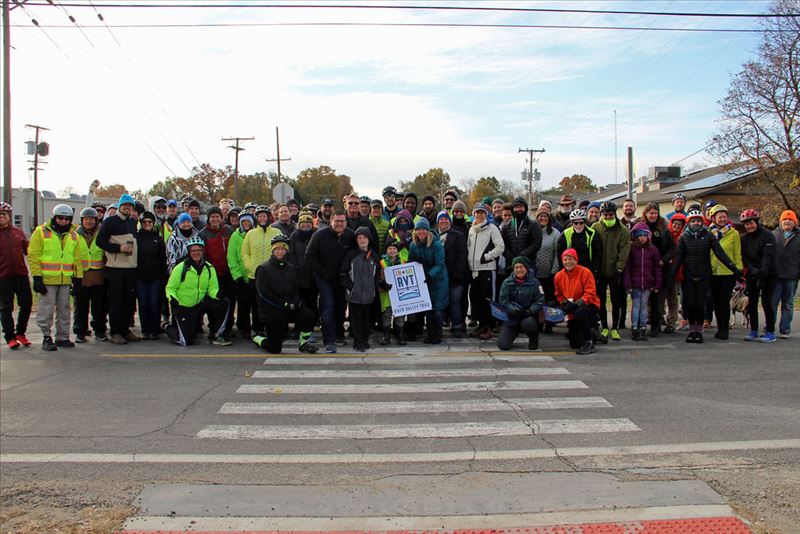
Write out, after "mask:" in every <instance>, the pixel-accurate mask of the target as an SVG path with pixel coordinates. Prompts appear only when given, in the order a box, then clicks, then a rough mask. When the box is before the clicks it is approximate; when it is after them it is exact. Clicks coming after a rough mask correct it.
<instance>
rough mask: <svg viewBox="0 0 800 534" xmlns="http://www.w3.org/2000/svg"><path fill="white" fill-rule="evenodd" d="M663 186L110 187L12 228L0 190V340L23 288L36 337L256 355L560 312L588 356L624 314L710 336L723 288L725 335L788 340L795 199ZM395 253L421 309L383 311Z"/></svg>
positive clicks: (535, 344) (534, 337)
mask: <svg viewBox="0 0 800 534" xmlns="http://www.w3.org/2000/svg"><path fill="white" fill-rule="evenodd" d="M672 201H673V208H674V209H673V211H672V212H670V213H668V214H665V215H662V214H661V213H660V209H659V205H658V204H655V203H650V204H647V205H646V206H644V209H643V210H642V212H641V216H640V217H636V215H635V214H636V210H637V206H636V202H635V201H634V200H632V199H626V200H625V201H624V202H623V204H622V206H621V211H622V215H621V216H620V215H618V208H617V206H616V205H615V204H614V203H613V202H610V201H606V202H602V203H597V202H592V203H589V202H584V203H582V204H580V205H576V202H575V200H574V199H573V198H571V197H570V196H568V195H564V196H562V197H561V199H560V201H559V202H558V206H557V207H556V208H555V209H554V208H553V206H552V205H551V203H550V202H548V201H546V200H545V201H542V202H540V203H539V205H538V206H535V207H534V209H531V207H529V206H528V203H527V201H526V200H525V199H524V198H516V199H514V200H513V201H512V202H510V203H508V202H505V201H503V200H502V199H493V198H490V197H486V198H484V199H482V200H481V201H480V202H478V203H476V204H475V205H473V206H471V208H470V209H469V211H468V210H467V206H466V204H465V203H464V201H463V200H460V199H459V197H458V193H457V192H456V191H454V190H451V191H447V192H446V193H445V194H444V195H443V197H442V199H441V205H440V202H439V199H437V198H435V197H434V196H432V195H425V196H424V197H422V201H421V202H419V198H418V196H417V195H416V194H415V193H405V194H404V193H399V192H398V191H397V190H395V188H393V187H391V186H390V187H386V188H384V189H383V191H382V199H370V198H368V197H363V196H362V197H359V196H357V195H355V194H350V195H347V196H346V197H345V198H344V199H342V204H341V207H339V206H338V205H337V202H334V200H333V199H322V201H321V202H320V204H319V205H316V204H313V203H310V204H307V205H305V206H301V205H300V203H299V202H297V201H295V200H294V199H290V200H289V201H288V202H286V203H285V204H272V205H257V204H255V203H248V204H246V205H245V206H243V207H238V206H235V205H234V203H233V202H232V201H230V200H227V199H225V200H223V201H221V202H220V203H219V206H213V207H211V208H210V209H207V210H206V213H205V214H203V213H201V211H202V210H201V204H200V203H199V202H198V201H197V200H193V199H191V198H186V199H183V200H182V201H181V202H180V204H181V205H179V202H178V201H176V200H167V199H164V198H160V197H156V198H153V199H151V200H150V205H149V206H148V207H147V208H146V207H145V206H144V205H143V204H142V203H141V202H139V201H137V200H135V199H134V198H133V197H131V196H130V195H128V194H124V195H122V196H121V197H120V199H119V201H118V202H116V203H115V204H112V205H110V206H105V205H103V204H102V203H97V202H96V203H93V204H92V205H91V207H86V208H85V209H83V210H81V211H80V213H78V214H77V215H78V216H77V217H75V213H74V211H73V209H72V208H71V207H70V206H68V205H66V204H59V205H57V206H55V208H54V209H53V212H52V217H51V218H50V219H49V220H48V221H46V222H44V223H43V224H41V225H39V226H38V227H37V228H35V230H34V231H33V232H32V234H31V236H30V239H28V237H26V235H25V233H24V232H23V231H22V230H21V229H20V228H17V227H15V226H14V225H13V216H12V207H11V206H10V205H9V204H6V203H0V250H1V251H2V253H0V316H2V330H3V335H4V337H5V341H6V343H7V346H8V347H9V348H10V349H18V348H20V347H28V346H30V345H31V342H30V341H29V340H28V338H27V337H26V332H27V326H28V320H29V318H30V315H31V313H32V306H33V295H32V292H31V290H33V292H35V293H37V294H38V303H37V311H36V323H37V326H38V327H39V329H40V330H41V332H42V335H43V341H42V349H43V350H45V351H55V350H58V349H59V348H71V347H74V346H75V343H86V342H87V341H88V340H89V339H90V338H92V337H93V338H94V339H95V340H97V341H106V342H109V343H112V344H115V345H124V344H127V343H131V342H138V341H141V340H158V339H159V338H160V337H161V336H162V335H166V337H167V338H168V339H169V340H171V341H172V342H174V343H177V344H179V345H183V346H186V345H191V344H193V343H196V342H197V341H198V340H199V339H202V337H201V336H203V335H205V336H207V339H208V341H209V342H210V343H213V344H215V345H223V346H225V345H230V344H231V343H232V341H233V340H234V339H235V338H236V337H237V336H239V337H241V338H243V339H246V340H251V341H252V342H253V343H255V344H256V345H257V346H258V347H260V348H261V349H263V350H266V351H268V352H270V353H273V354H276V353H280V352H281V351H282V350H283V346H284V342H285V341H286V340H287V339H290V338H291V339H297V340H298V346H299V350H300V351H301V352H306V353H314V352H317V351H318V350H320V348H322V350H324V351H325V352H326V353H335V352H337V346H344V345H346V344H347V337H348V336H349V337H351V339H352V347H353V349H354V350H357V351H362V352H363V351H367V350H368V349H369V348H370V342H371V339H372V335H373V332H374V333H375V337H376V338H377V337H380V341H379V343H380V345H383V346H387V345H390V344H392V343H397V344H398V345H405V344H406V343H407V342H408V341H416V340H417V339H418V337H420V336H424V337H423V342H424V343H425V344H431V345H436V344H440V343H442V340H443V335H444V329H445V328H449V332H450V335H451V336H453V337H455V338H461V337H465V336H469V337H472V338H477V339H480V340H490V339H492V338H493V337H495V336H497V338H496V339H497V346H498V348H499V349H501V350H509V349H511V348H512V346H513V345H514V342H515V339H516V338H517V337H518V336H519V335H520V334H523V335H524V336H526V337H527V342H528V344H527V347H528V349H529V350H537V349H538V348H539V346H540V335H541V334H544V335H548V336H549V337H550V338H551V341H549V342H548V344H551V347H552V348H557V346H558V345H559V341H558V339H559V337H558V336H555V335H552V333H553V327H554V326H555V325H557V324H558V323H561V322H565V323H566V327H567V328H566V336H567V338H568V340H569V344H570V346H571V347H572V348H573V349H575V350H576V352H577V353H578V354H589V353H592V352H595V350H596V344H598V343H601V344H608V343H610V342H615V341H620V340H621V337H622V332H623V331H624V330H625V328H626V320H627V321H629V327H630V336H631V338H632V339H633V340H637V341H646V340H647V339H648V338H650V337H655V336H659V335H662V334H675V333H676V332H677V331H679V330H683V329H688V331H687V336H686V342H687V343H703V341H704V338H703V335H704V332H705V331H706V330H708V329H709V328H710V327H711V324H712V321H713V320H714V318H716V332H715V334H714V337H715V338H717V339H722V340H725V339H728V338H729V336H730V330H729V324H730V318H731V296H732V295H733V294H734V293H735V292H737V291H742V290H743V291H744V294H746V296H747V299H748V304H747V310H746V311H747V313H746V316H747V317H748V319H749V328H747V331H746V334H745V335H744V336H743V339H744V340H748V341H759V342H763V343H772V342H774V341H776V322H779V324H778V332H777V335H778V336H779V337H781V338H788V337H789V336H790V334H791V323H792V315H793V306H794V299H795V295H796V292H797V284H798V279H800V229H799V228H798V218H797V215H796V213H795V212H793V211H790V210H787V211H784V212H783V213H782V214H781V215H780V221H779V225H778V226H777V227H776V228H775V229H774V230H772V231H771V230H768V229H767V228H765V227H764V226H763V225H762V224H761V222H760V216H759V212H758V211H757V210H755V209H747V210H744V211H743V212H741V213H740V214H738V215H733V214H729V213H728V209H727V208H726V207H725V206H723V205H721V204H718V203H716V202H714V201H713V200H711V201H708V202H706V204H705V205H704V206H703V205H699V204H695V205H689V206H688V207H687V198H686V196H685V195H684V194H682V193H678V194H676V195H675V196H674V197H673V199H672ZM148 208H149V209H148ZM734 221H735V222H738V223H739V225H738V227H737V225H736V224H735V222H734ZM407 262H416V263H418V264H419V265H420V268H421V270H422V272H423V273H424V278H425V280H424V282H425V283H426V284H427V288H428V293H429V295H430V301H431V302H430V304H431V309H430V310H429V311H426V312H424V313H415V314H411V315H405V316H397V315H395V314H394V313H393V309H392V305H391V302H390V299H389V291H390V290H391V289H392V286H391V284H390V283H389V282H390V281H389V280H387V278H386V276H385V272H386V270H387V269H389V268H390V267H393V266H397V265H400V264H403V263H407ZM629 302H630V307H629V305H628V303H629ZM759 305H760V306H761V309H762V310H763V316H764V326H763V330H761V331H759V325H760V318H759ZM15 309H16V316H15V315H14V310H15ZM137 311H138V323H139V324H138V326H139V333H136V332H135V331H134V329H133V328H134V326H135V324H136V321H135V317H136V315H137ZM609 311H610V314H609ZM70 326H71V331H70ZM318 326H319V327H320V328H319V333H318V334H317V335H318V336H319V337H320V338H321V347H320V346H319V345H318V343H317V338H316V336H315V330H316V329H317V327H318ZM346 326H347V328H345V327H346ZM468 327H469V328H470V329H468ZM53 330H55V332H54V331H53ZM73 340H74V341H73Z"/></svg>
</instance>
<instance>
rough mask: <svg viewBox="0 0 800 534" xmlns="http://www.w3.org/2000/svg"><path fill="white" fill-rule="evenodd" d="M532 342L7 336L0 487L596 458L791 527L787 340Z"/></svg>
mask: <svg viewBox="0 0 800 534" xmlns="http://www.w3.org/2000/svg"><path fill="white" fill-rule="evenodd" d="M797 323H798V321H795V324H797ZM743 334H744V332H742V331H741V330H739V331H734V338H736V337H740V336H741V335H743ZM708 337H710V336H708ZM37 340H38V338H34V341H37ZM540 345H541V347H542V349H543V351H542V352H538V353H529V352H527V351H525V350H523V349H524V346H525V345H524V343H523V342H522V339H519V340H518V350H516V351H512V352H511V353H500V352H498V351H496V349H495V347H494V346H493V345H492V344H491V343H486V342H483V343H477V342H473V341H465V340H450V343H449V344H445V345H441V346H439V347H436V348H431V347H423V346H422V345H410V346H409V347H407V348H405V349H404V348H399V347H394V349H393V350H391V351H385V350H383V349H378V350H375V351H371V352H370V353H368V354H367V356H368V357H367V358H366V359H363V358H361V357H360V356H361V355H354V354H348V353H346V352H345V351H346V350H347V349H341V351H340V354H338V355H336V358H328V359H313V360H312V359H304V360H291V359H286V360H283V359H281V360H268V361H266V362H265V355H264V354H263V353H259V352H258V350H257V349H256V347H255V346H253V345H251V344H248V343H246V342H244V341H238V342H237V343H236V344H235V345H234V346H232V347H228V348H219V347H212V346H210V345H205V344H202V345H200V346H195V347H190V348H180V347H176V346H173V345H170V344H168V343H167V342H166V341H159V342H152V341H149V342H141V343H136V344H130V345H128V346H125V347H114V346H112V345H109V344H101V343H95V342H90V343H88V344H86V345H82V346H79V347H77V348H75V349H71V350H65V349H61V350H59V351H58V352H56V353H44V352H42V351H40V350H39V348H38V346H36V345H34V347H31V348H28V349H24V350H18V351H9V350H6V349H5V347H4V350H3V352H2V357H1V358H0V406H1V409H0V449H1V450H2V455H3V456H2V458H0V460H2V463H1V464H0V474H1V475H2V482H1V484H2V486H1V487H2V490H3V498H2V501H0V502H2V503H3V504H4V505H5V506H12V505H13V506H18V507H22V508H23V509H24V508H25V506H26V503H28V502H30V501H29V500H26V497H25V496H26V495H30V494H31V493H34V494H35V493H36V492H37V491H38V492H41V491H44V490H42V488H47V492H50V493H49V494H48V495H50V497H45V500H47V498H52V500H53V501H54V502H61V501H63V502H64V503H65V506H73V505H75V503H79V504H80V505H83V506H85V505H87V504H88V503H98V504H99V505H103V504H108V503H110V502H113V503H117V504H119V503H123V504H124V503H126V502H127V503H134V505H136V503H139V504H138V506H141V501H136V500H134V499H135V498H136V497H137V496H138V495H139V492H140V490H142V489H148V488H149V490H150V491H153V488H161V487H169V486H170V485H172V484H176V483H185V484H186V483H188V484H195V485H198V486H203V485H205V484H225V485H231V486H232V487H233V486H235V485H270V486H280V485H292V486H297V487H304V486H305V487H311V486H319V485H331V486H332V487H336V486H339V485H341V484H353V485H354V487H355V486H357V485H359V484H364V483H367V482H371V481H372V482H374V481H375V480H386V479H391V478H392V477H400V476H438V475H441V476H450V477H452V476H455V474H460V475H463V474H465V473H484V474H486V473H505V474H510V473H517V474H519V473H525V474H528V475H531V476H533V475H536V476H539V475H542V474H545V473H562V474H563V473H570V474H578V473H580V474H583V475H585V476H590V475H592V476H593V475H595V474H597V473H603V474H605V475H609V476H612V477H614V479H615V480H616V481H618V482H619V483H623V482H625V483H632V482H637V481H672V482H674V481H680V480H699V481H704V482H705V483H707V484H708V485H709V486H710V487H711V488H713V489H714V490H715V491H716V492H718V493H719V494H720V495H721V498H722V499H723V502H725V503H727V504H729V505H731V506H732V507H733V509H734V510H735V511H736V512H737V513H739V514H740V515H741V516H743V517H745V518H746V519H748V520H751V521H753V525H754V527H753V528H754V530H756V531H758V530H759V529H764V530H762V531H765V532H767V531H769V532H800V526H798V525H800V508H799V507H798V503H800V469H799V468H798V466H800V430H798V429H800V384H798V377H799V376H800V338H795V339H790V340H780V341H779V342H777V343H775V344H771V345H764V344H758V343H746V342H744V341H738V340H735V339H734V340H731V341H727V342H719V341H717V342H712V341H708V342H706V343H705V344H704V345H700V346H698V345H687V344H685V343H684V342H683V336H678V335H670V336H668V335H662V336H661V337H659V338H657V339H651V340H650V341H649V342H647V343H635V342H633V341H630V340H625V339H623V341H622V342H617V343H613V342H612V344H610V345H607V346H601V347H600V349H599V350H598V352H597V353H596V354H593V355H590V356H576V355H574V354H573V353H571V352H567V351H566V350H567V349H566V342H565V340H564V339H563V336H561V335H560V333H556V334H553V335H551V336H544V337H543V338H542V341H541V343H540ZM285 356H287V357H296V356H299V355H298V354H297V351H296V349H295V348H293V347H290V348H289V349H288V351H287V353H286V354H285ZM79 455H81V456H79ZM508 476H511V475H508ZM462 484H463V481H457V480H456V479H454V480H453V481H452V486H454V487H455V488H456V489H457V488H458V487H460V486H461V485H462ZM443 491H444V490H443ZM616 491H617V492H618V493H619V495H623V496H624V495H631V496H634V495H637V494H638V493H639V490H636V489H634V488H633V486H631V489H630V490H629V492H628V493H626V492H625V491H622V490H620V489H618V490H616ZM669 491H672V489H670V490H669ZM26 492H27V493H26ZM76 494H80V495H81V498H76ZM663 495H665V494H662V496H663ZM670 495H671V493H670ZM671 498H675V497H671ZM59 499H60V500H59ZM175 499H176V505H175V506H176V507H177V506H178V504H177V503H179V502H180V498H178V497H177V496H175ZM376 499H377V497H376ZM631 499H632V497H631ZM623 500H624V499H623ZM633 500H635V499H633ZM215 502H216V501H215ZM465 506H466V505H465ZM609 506H612V505H609ZM613 506H617V507H620V506H622V507H624V506H625V504H624V502H622V503H616V504H614V505H613ZM613 506H612V507H613ZM631 506H633V505H631ZM579 507H580V503H575V509H577V508H579ZM167 508H169V506H167ZM465 510H466V508H465ZM140 513H141V512H140ZM187 513H188V512H187ZM464 513H465V512H464ZM486 513H492V510H487V511H486ZM0 527H1V525H0ZM769 529H772V530H769Z"/></svg>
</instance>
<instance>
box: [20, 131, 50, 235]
mask: <svg viewBox="0 0 800 534" xmlns="http://www.w3.org/2000/svg"><path fill="white" fill-rule="evenodd" d="M25 127H26V128H34V129H35V130H36V140H35V141H34V146H35V148H34V152H33V227H34V228H36V227H37V226H39V156H40V155H42V156H46V155H47V154H48V151H49V148H48V147H46V146H45V147H40V144H39V132H40V131H42V130H45V131H50V128H45V127H44V126H37V125H35V124H26V125H25ZM42 145H46V143H42ZM43 152H44V153H43Z"/></svg>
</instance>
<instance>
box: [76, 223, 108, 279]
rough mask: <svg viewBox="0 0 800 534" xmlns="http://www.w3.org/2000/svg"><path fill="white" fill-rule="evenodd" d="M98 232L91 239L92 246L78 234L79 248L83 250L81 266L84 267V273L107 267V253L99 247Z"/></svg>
mask: <svg viewBox="0 0 800 534" xmlns="http://www.w3.org/2000/svg"><path fill="white" fill-rule="evenodd" d="M97 232H99V230H95V232H94V235H93V236H92V238H91V244H90V243H87V242H86V238H85V237H83V236H82V235H80V234H78V238H79V239H78V246H79V247H80V249H81V264H82V265H83V270H84V272H86V271H89V270H94V271H96V270H98V269H102V268H103V267H105V265H106V253H105V251H104V250H103V249H102V248H100V247H98V246H97V242H96V241H97Z"/></svg>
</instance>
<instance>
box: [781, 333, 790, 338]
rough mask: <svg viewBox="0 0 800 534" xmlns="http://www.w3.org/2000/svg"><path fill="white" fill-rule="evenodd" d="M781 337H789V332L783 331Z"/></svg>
mask: <svg viewBox="0 0 800 534" xmlns="http://www.w3.org/2000/svg"><path fill="white" fill-rule="evenodd" d="M781 339H789V332H781Z"/></svg>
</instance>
